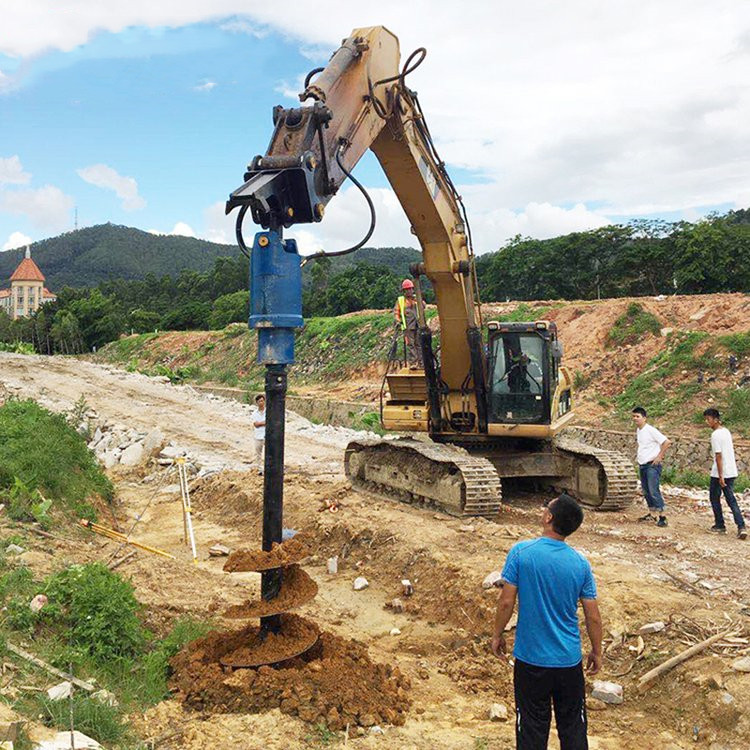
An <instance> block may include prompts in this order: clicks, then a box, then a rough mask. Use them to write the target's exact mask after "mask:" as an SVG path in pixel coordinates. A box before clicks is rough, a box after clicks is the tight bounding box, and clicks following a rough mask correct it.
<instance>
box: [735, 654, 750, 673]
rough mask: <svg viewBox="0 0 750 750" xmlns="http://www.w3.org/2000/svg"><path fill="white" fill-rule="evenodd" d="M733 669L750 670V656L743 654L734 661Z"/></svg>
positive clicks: (737, 670) (738, 670)
mask: <svg viewBox="0 0 750 750" xmlns="http://www.w3.org/2000/svg"><path fill="white" fill-rule="evenodd" d="M732 669H733V670H734V671H735V672H750V656H741V657H740V658H739V659H735V660H734V661H733V662H732Z"/></svg>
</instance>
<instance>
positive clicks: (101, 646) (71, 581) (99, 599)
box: [42, 563, 147, 665]
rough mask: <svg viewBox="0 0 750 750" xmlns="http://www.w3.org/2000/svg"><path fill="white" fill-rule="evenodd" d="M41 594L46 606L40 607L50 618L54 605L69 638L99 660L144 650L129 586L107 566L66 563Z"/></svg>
mask: <svg viewBox="0 0 750 750" xmlns="http://www.w3.org/2000/svg"><path fill="white" fill-rule="evenodd" d="M44 593H46V594H47V596H48V598H49V603H50V605H51V607H50V609H49V610H48V609H47V608H45V609H44V610H42V612H43V613H44V612H47V613H48V615H47V616H48V617H50V616H54V615H55V614H56V612H57V611H58V610H59V612H60V618H59V622H57V623H56V624H63V625H64V626H65V627H66V628H67V629H68V630H69V637H70V643H71V644H72V645H73V646H75V647H78V648H80V649H82V650H83V651H84V652H85V653H87V654H88V655H89V656H91V657H92V658H93V659H94V661H95V662H97V663H98V664H99V665H106V664H108V663H110V662H112V661H116V660H118V659H129V658H132V657H134V656H136V655H137V654H139V653H140V651H141V650H142V649H143V647H144V645H145V643H146V635H147V633H146V631H145V629H144V628H143V626H142V625H141V622H140V620H139V619H138V612H139V610H140V605H139V604H138V602H137V601H136V598H135V596H134V594H133V586H132V585H131V584H130V582H128V581H125V580H123V579H122V578H120V577H119V576H118V575H117V574H116V573H114V572H113V571H111V570H110V569H109V568H107V566H106V565H103V564H102V563H87V564H86V565H72V566H70V567H69V568H65V569H64V570H61V571H59V572H58V573H54V574H53V575H51V576H50V577H49V578H48V579H47V581H46V583H45V586H44ZM55 619H56V620H57V619H58V618H55Z"/></svg>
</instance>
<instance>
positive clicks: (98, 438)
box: [89, 427, 102, 448]
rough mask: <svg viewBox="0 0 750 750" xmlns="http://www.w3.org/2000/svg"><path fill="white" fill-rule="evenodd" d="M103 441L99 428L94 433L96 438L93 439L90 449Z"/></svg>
mask: <svg viewBox="0 0 750 750" xmlns="http://www.w3.org/2000/svg"><path fill="white" fill-rule="evenodd" d="M101 439H102V431H101V430H100V429H99V428H98V427H97V428H96V430H95V431H94V437H92V438H91V442H90V443H89V448H93V447H94V446H95V445H96V444H97V443H98V442H99V441H100V440H101Z"/></svg>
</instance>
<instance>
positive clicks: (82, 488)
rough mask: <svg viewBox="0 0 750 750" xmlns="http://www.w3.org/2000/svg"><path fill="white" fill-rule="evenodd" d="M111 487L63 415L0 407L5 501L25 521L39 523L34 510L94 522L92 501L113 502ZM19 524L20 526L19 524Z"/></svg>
mask: <svg viewBox="0 0 750 750" xmlns="http://www.w3.org/2000/svg"><path fill="white" fill-rule="evenodd" d="M113 495H114V488H113V486H112V483H111V482H110V481H109V479H108V478H107V477H106V475H105V474H104V472H103V471H102V469H101V468H100V466H99V464H98V463H97V461H96V459H95V458H94V455H93V454H92V453H91V451H89V449H88V448H87V446H86V442H85V440H84V438H83V437H81V435H79V434H78V433H77V432H76V431H75V429H73V427H71V426H70V425H69V424H68V422H67V421H66V420H65V417H64V416H63V415H61V414H53V413H52V412H49V411H47V410H46V409H43V408H42V407H41V406H39V404H37V403H36V402H35V401H31V400H28V401H13V400H11V401H8V402H7V403H5V404H4V405H3V406H0V498H2V501H3V502H9V503H10V506H11V509H13V508H15V509H16V511H17V514H18V515H19V516H20V518H24V517H25V519H26V520H39V519H38V518H36V516H37V514H38V511H42V512H43V514H46V513H47V511H49V509H50V508H49V506H47V507H46V508H39V507H38V508H37V511H36V512H35V511H34V506H39V504H40V503H42V504H44V503H45V501H47V500H49V501H51V503H52V504H53V507H55V508H59V509H62V510H70V511H72V512H74V513H75V514H77V515H79V516H85V517H93V515H92V514H93V509H92V507H91V505H90V502H89V501H90V499H91V498H92V496H99V497H101V498H103V499H106V500H110V499H111V498H112V497H113ZM20 518H19V520H20Z"/></svg>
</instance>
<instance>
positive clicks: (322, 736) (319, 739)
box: [305, 723, 341, 747]
mask: <svg viewBox="0 0 750 750" xmlns="http://www.w3.org/2000/svg"><path fill="white" fill-rule="evenodd" d="M313 732H314V733H313V734H308V735H306V736H305V742H306V743H307V744H308V745H309V746H311V747H330V746H331V745H333V744H338V743H339V742H340V741H341V734H340V732H333V731H331V730H330V729H329V728H328V727H327V726H326V725H325V724H322V723H321V724H316V725H315V726H314V727H313Z"/></svg>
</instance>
